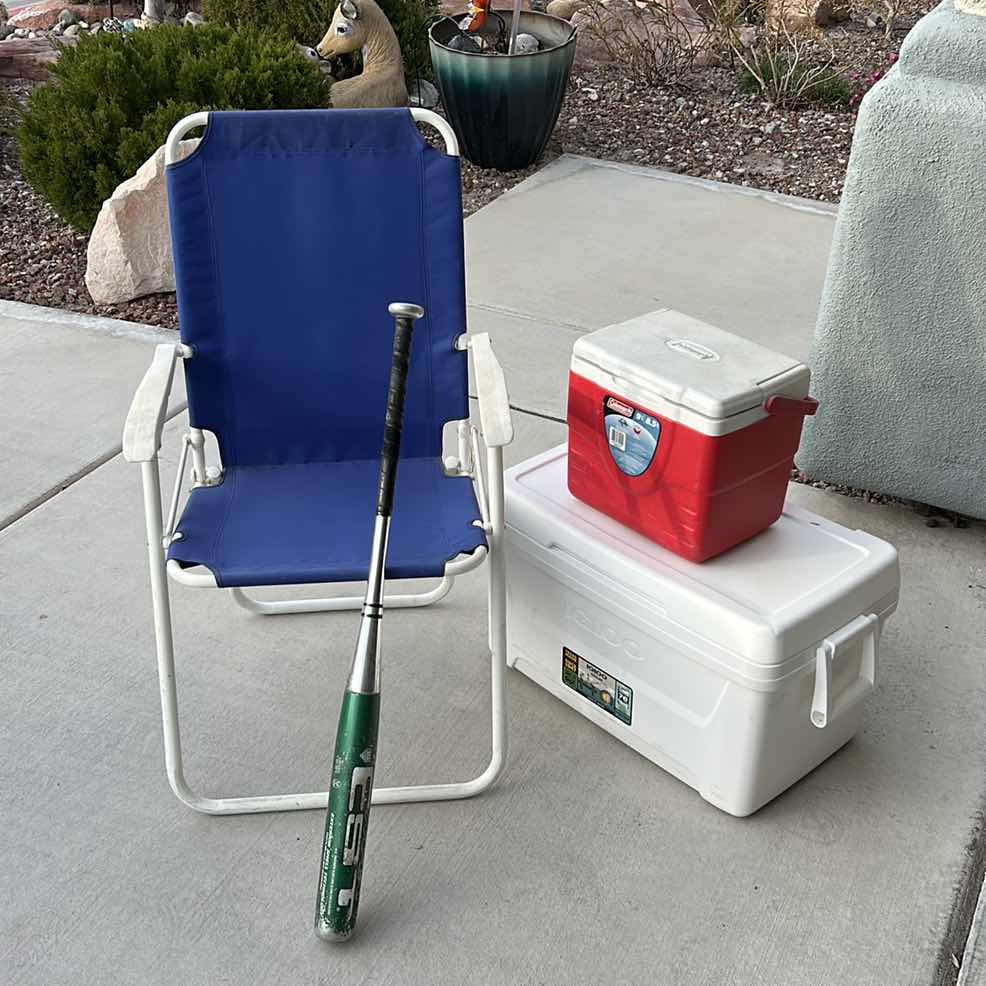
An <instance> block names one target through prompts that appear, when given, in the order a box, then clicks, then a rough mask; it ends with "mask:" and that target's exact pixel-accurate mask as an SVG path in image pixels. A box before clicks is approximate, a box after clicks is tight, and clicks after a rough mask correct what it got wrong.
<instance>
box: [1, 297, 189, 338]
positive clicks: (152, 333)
mask: <svg viewBox="0 0 986 986" xmlns="http://www.w3.org/2000/svg"><path fill="white" fill-rule="evenodd" d="M0 318H13V319H18V320H19V321H22V322H41V323H42V324H46V325H47V324H52V323H58V324H59V325H64V326H66V327H68V328H77V329H83V330H85V331H87V332H96V333H101V334H103V335H110V336H115V337H117V338H120V339H135V340H137V341H138V342H165V341H167V340H168V339H172V338H177V333H176V332H175V330H174V329H163V328H158V327H156V326H153V325H144V324H142V323H140V322H125V321H123V320H122V319H117V318H103V317H102V316H101V315H86V314H84V313H82V312H70V311H63V310H62V309H60V308H45V307H43V306H41V305H26V304H24V303H23V302H20V301H2V300H0Z"/></svg>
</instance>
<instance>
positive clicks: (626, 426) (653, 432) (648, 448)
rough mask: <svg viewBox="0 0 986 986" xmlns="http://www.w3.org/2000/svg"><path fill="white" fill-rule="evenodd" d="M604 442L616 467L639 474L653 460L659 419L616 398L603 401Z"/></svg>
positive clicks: (659, 425)
mask: <svg viewBox="0 0 986 986" xmlns="http://www.w3.org/2000/svg"><path fill="white" fill-rule="evenodd" d="M603 425H604V427H605V429H606V444H607V445H608V446H609V451H610V454H611V455H612V456H613V461H614V462H615V463H616V466H617V468H618V469H619V470H620V472H622V473H626V475H627V476H640V475H641V474H642V473H643V472H645V471H646V469H647V467H648V466H649V465H650V464H651V463H652V462H653V461H654V455H655V453H656V452H657V444H658V442H659V441H660V440H661V422H660V421H658V420H657V418H655V417H654V416H653V415H651V414H648V413H647V412H646V411H641V410H640V409H639V408H636V407H634V406H633V405H632V404H627V403H626V401H624V400H622V399H620V398H619V397H611V396H607V397H606V399H605V400H604V401H603Z"/></svg>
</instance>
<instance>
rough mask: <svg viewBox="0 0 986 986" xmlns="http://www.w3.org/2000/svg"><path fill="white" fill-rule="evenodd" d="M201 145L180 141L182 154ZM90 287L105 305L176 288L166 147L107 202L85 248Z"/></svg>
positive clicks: (156, 153)
mask: <svg viewBox="0 0 986 986" xmlns="http://www.w3.org/2000/svg"><path fill="white" fill-rule="evenodd" d="M197 145H198V141H197V140H185V141H182V145H181V155H182V157H184V156H186V155H187V154H190V153H191V152H192V151H193V150H194V149H195V147H196V146H197ZM86 287H87V288H88V289H89V294H90V295H91V296H92V299H93V301H95V302H96V303H97V304H101V305H116V304H120V303H122V302H125V301H131V300H133V299H134V298H140V297H142V296H143V295H146V294H155V293H157V292H160V291H174V290H175V270H174V264H173V262H172V259H171V227H170V224H169V221H168V195H167V189H166V187H165V177H164V148H163V147H159V148H158V149H157V151H156V152H155V153H154V155H153V157H151V158H150V159H149V160H147V161H146V162H145V163H144V164H142V165H141V167H140V168H139V169H138V171H137V173H136V174H135V175H134V176H133V177H132V178H128V179H127V180H126V181H125V182H123V183H122V184H121V185H120V186H119V187H118V188H117V189H116V191H114V192H113V194H112V195H111V196H110V197H109V198H108V199H107V200H106V201H105V202H104V203H103V207H102V209H100V212H99V216H98V218H97V219H96V225H95V226H94V227H93V231H92V235H91V236H90V238H89V247H88V250H87V252H86Z"/></svg>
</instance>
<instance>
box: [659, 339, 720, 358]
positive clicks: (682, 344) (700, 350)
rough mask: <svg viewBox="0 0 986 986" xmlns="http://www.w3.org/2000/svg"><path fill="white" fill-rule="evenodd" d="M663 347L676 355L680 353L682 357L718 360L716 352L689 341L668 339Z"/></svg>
mask: <svg viewBox="0 0 986 986" xmlns="http://www.w3.org/2000/svg"><path fill="white" fill-rule="evenodd" d="M664 345H665V346H667V347H668V349H671V350H673V351H674V352H676V353H681V354H682V355H683V356H691V358H692V359H699V360H713V359H716V360H717V359H719V354H718V353H717V352H714V351H713V350H711V349H709V348H707V347H706V346H703V345H702V344H701V343H698V342H692V341H691V339H668V340H667V341H666V342H665V343H664Z"/></svg>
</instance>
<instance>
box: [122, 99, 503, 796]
mask: <svg viewBox="0 0 986 986" xmlns="http://www.w3.org/2000/svg"><path fill="white" fill-rule="evenodd" d="M416 120H418V121H422V122H427V123H429V124H432V125H433V126H434V127H435V128H436V129H437V130H438V131H439V132H440V134H441V136H442V137H443V138H444V140H445V148H446V150H445V152H442V151H439V150H436V149H434V148H432V147H430V146H429V145H428V144H427V142H426V141H425V140H424V139H423V137H422V136H421V134H420V133H419V131H418V129H417V126H416V125H415V121H416ZM202 126H205V128H206V131H205V136H204V137H203V138H202V141H201V143H200V144H199V145H198V147H197V148H196V149H195V150H194V151H193V152H192V153H191V154H190V155H189V156H187V157H186V158H184V159H183V160H180V161H179V156H180V155H179V145H180V142H181V140H182V138H183V136H184V135H186V134H188V133H189V132H190V131H192V130H194V129H195V128H198V127H202ZM166 161H167V179H168V196H169V201H170V212H171V230H172V242H173V247H174V255H175V273H176V279H177V284H178V304H179V314H180V321H181V341H180V343H178V344H176V345H162V346H158V347H157V350H156V352H155V355H154V360H153V363H152V364H151V367H150V369H149V370H148V371H147V373H146V375H145V376H144V379H143V381H142V382H141V384H140V386H139V388H138V390H137V393H136V396H135V397H134V400H133V404H132V406H131V408H130V413H129V415H128V417H127V422H126V426H125V428H124V437H123V454H124V456H125V458H126V459H127V460H129V461H130V462H139V463H141V469H142V476H143V486H144V508H145V512H146V519H147V544H148V552H149V556H150V570H151V593H152V597H153V603H154V629H155V635H156V639H157V659H158V677H159V683H160V689H161V707H162V716H163V720H164V747H165V761H166V767H167V773H168V780H169V781H170V783H171V787H172V789H173V790H174V792H175V794H176V795H177V796H178V797H179V798H180V799H181V800H182V801H184V802H185V803H186V804H187V805H189V806H190V807H192V808H195V809H197V810H198V811H203V812H208V813H212V814H235V813H241V812H261V811H281V810H290V809H303V808H318V807H323V808H324V807H325V805H326V802H327V798H328V793H327V792H325V791H320V792H313V793H305V794H280V795H265V796H257V797H228V798H227V797H223V798H205V797H201V796H199V795H197V794H195V793H194V792H193V791H192V790H191V789H190V788H189V787H188V785H187V784H186V782H185V778H184V775H183V769H182V756H181V743H180V738H179V725H178V701H177V693H176V687H175V671H174V650H173V642H172V626H171V607H170V600H169V594H168V579H169V578H170V579H171V580H173V581H175V582H178V583H180V584H181V585H186V586H194V587H209V588H213V589H215V588H221V589H228V590H229V591H230V593H231V594H232V596H233V599H234V600H235V601H236V602H237V603H239V604H240V605H241V606H243V607H244V608H245V609H248V610H250V611H251V612H253V613H261V614H280V613H305V612H322V611H327V610H358V609H359V608H360V606H361V604H362V596H356V595H351V596H349V595H347V596H335V597H331V598H325V599H298V600H286V601H278V602H271V601H261V600H258V599H255V598H253V597H251V596H250V595H248V594H247V592H246V591H245V590H246V589H247V588H249V587H253V586H277V585H294V584H299V583H301V584H311V583H337V582H339V583H343V582H359V581H361V580H365V579H366V577H367V566H368V559H369V554H370V552H369V548H370V540H371V532H372V525H373V518H374V510H375V502H376V499H375V484H376V481H377V476H378V468H379V453H380V447H381V442H382V434H383V419H384V409H385V406H386V395H387V383H388V377H389V373H390V362H391V352H392V348H393V323H392V322H391V319H390V316H389V315H388V313H387V308H388V305H389V303H391V302H394V301H401V302H411V303H415V304H420V305H421V306H422V307H423V308H424V309H425V313H426V314H425V317H424V318H423V319H422V320H421V321H420V322H418V324H417V327H416V328H415V332H414V343H413V347H412V358H411V370H410V378H409V381H408V391H407V411H406V418H405V425H404V437H403V445H402V449H401V463H400V468H399V472H398V479H397V500H396V507H395V515H394V520H393V526H392V530H391V536H390V551H389V556H388V560H387V577H388V578H391V579H420V580H423V581H425V582H427V581H428V580H431V582H432V583H434V581H435V580H438V582H437V585H434V584H433V585H431V586H430V587H428V586H425V587H423V588H422V589H421V591H420V592H416V593H413V594H405V595H389V596H387V597H386V606H387V607H388V608H391V609H393V608H396V607H413V606H428V605H430V604H432V603H435V602H437V601H438V600H440V599H441V598H442V597H444V596H445V595H446V594H447V593H448V591H449V590H450V589H451V587H452V582H453V579H454V578H455V576H456V575H459V574H461V573H463V572H467V571H469V570H470V569H473V568H476V567H477V566H479V565H480V564H482V562H483V561H484V560H487V559H488V561H489V567H488V572H489V601H490V608H489V643H490V650H491V652H492V673H491V708H492V721H493V728H492V747H493V749H492V758H491V760H490V764H489V766H488V767H487V768H486V770H485V771H484V772H483V773H482V774H480V775H479V776H478V777H476V778H474V779H473V780H470V781H465V782H462V783H456V784H436V785H422V786H416V787H395V788H382V789H377V790H374V792H373V801H374V803H394V802H409V801H441V800H448V799H453V798H464V797H469V796H470V795H474V794H478V793H479V792H480V791H483V790H484V789H485V788H487V787H489V785H490V784H492V783H493V781H494V780H495V779H496V777H497V775H498V774H499V772H500V770H501V768H502V766H503V762H504V758H505V755H506V747H507V722H506V709H505V701H504V698H505V696H504V660H505V622H504V604H505V595H504V591H505V587H504V569H503V561H502V550H503V549H502V539H503V460H502V446H504V445H506V444H508V443H509V442H510V441H511V440H512V438H513V429H512V424H511V420H510V409H509V405H508V403H507V393H506V388H505V386H504V381H503V373H502V371H501V369H500V365H499V363H497V361H496V358H495V356H494V355H493V351H492V349H491V348H490V343H489V337H488V336H486V335H485V334H484V335H475V336H470V337H467V336H466V334H465V328H466V307H465V283H464V282H465V277H464V261H463V242H462V202H461V186H460V174H459V159H458V147H457V144H456V140H455V135H454V134H453V132H452V130H451V129H450V128H449V126H448V124H447V123H445V121H444V120H442V119H441V117H438V116H436V115H435V114H434V113H429V112H427V111H425V110H410V111H408V110H351V111H344V110H324V111H323V110H314V111H284V112H235V113H197V114H195V115H193V116H189V117H186V118H185V119H184V120H182V121H181V122H180V123H179V124H178V125H177V126H176V127H175V128H174V129H173V130H172V132H171V134H170V136H169V138H168V143H167V148H166ZM467 352H468V353H472V357H473V368H474V375H475V381H476V389H477V393H478V400H479V411H480V414H479V420H480V424H481V428H482V440H483V442H484V444H485V446H486V454H485V458H486V468H485V475H484V469H483V466H482V463H481V454H480V433H479V431H477V429H476V428H475V427H474V426H472V425H471V424H470V423H469V404H468V389H467V359H468V356H467ZM179 362H181V365H182V368H183V370H184V373H185V382H186V388H187V392H188V411H189V414H188V417H189V428H188V430H187V432H186V433H185V435H184V437H183V442H182V449H181V458H180V465H179V469H178V478H177V480H176V484H175V489H174V493H173V495H172V497H171V501H170V509H169V511H168V514H167V518H166V519H164V518H163V513H162V508H161V486H160V477H159V472H158V462H157V457H158V451H159V449H160V446H161V434H162V429H163V426H164V421H165V413H166V408H167V405H168V394H169V392H170V389H171V384H172V379H173V376H174V371H175V366H176V365H177V364H178V363H179ZM207 433H211V434H212V435H214V437H215V443H216V446H217V448H218V454H219V459H220V464H218V465H207V464H206V458H207V456H206V434H207ZM443 442H444V443H445V444H444V445H443ZM210 447H211V446H210ZM446 447H448V451H449V452H452V450H453V449H454V454H450V455H449V456H447V457H444V450H445V448H446ZM189 453H191V460H192V484H191V492H190V494H189V496H188V500H187V502H186V504H185V506H184V509H183V511H182V513H181V516H180V519H178V507H179V503H180V499H181V490H182V485H183V476H184V473H185V469H186V463H187V459H188V458H189ZM210 457H213V456H212V455H211V454H210ZM354 626H355V624H354ZM340 673H342V669H340ZM314 766H315V765H313V767H314ZM323 766H324V767H325V770H326V773H328V767H327V766H326V765H323Z"/></svg>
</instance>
